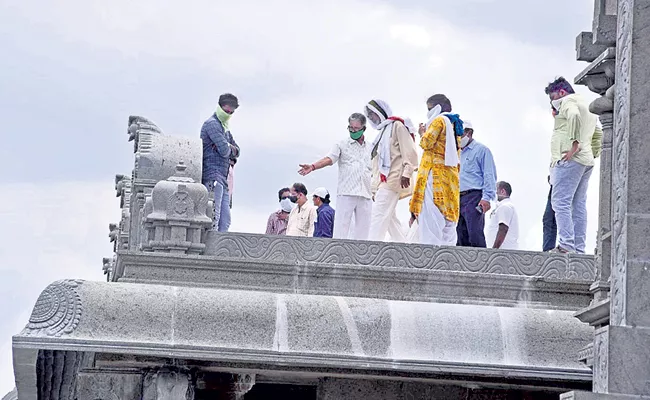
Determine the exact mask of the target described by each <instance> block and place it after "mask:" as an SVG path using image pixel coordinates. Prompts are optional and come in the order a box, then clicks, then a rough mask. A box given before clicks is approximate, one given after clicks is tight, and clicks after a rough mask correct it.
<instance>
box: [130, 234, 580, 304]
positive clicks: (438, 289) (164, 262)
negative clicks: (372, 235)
mask: <svg viewBox="0 0 650 400" xmlns="http://www.w3.org/2000/svg"><path fill="white" fill-rule="evenodd" d="M350 245H352V246H354V245H355V243H350ZM502 253H506V252H502ZM302 254H304V253H302ZM507 256H508V255H507V254H506V255H504V256H502V257H503V258H507ZM542 256H545V255H542ZM531 257H533V258H534V256H532V255H531ZM523 258H525V257H523ZM552 258H555V257H552ZM560 258H562V256H560ZM118 259H119V263H118V265H119V270H120V271H121V277H120V278H119V281H120V282H132V283H154V284H165V285H181V286H202V287H215V288H224V289H238V290H260V291H269V292H275V293H295V294H300V293H302V294H321V295H336V296H353V297H366V298H379V299H388V300H405V301H406V300H411V301H427V302H461V303H465V304H490V305H500V306H509V307H533V308H547V309H565V310H577V309H579V308H584V307H586V306H587V305H588V304H589V302H590V299H591V295H590V293H589V286H590V284H591V282H592V280H593V279H591V278H590V277H591V275H588V276H587V277H586V278H584V277H582V278H579V276H577V275H576V276H572V278H567V277H566V274H565V273H564V272H565V271H561V272H560V271H559V270H560V269H561V268H560V267H559V266H558V265H556V266H555V268H553V269H551V268H548V269H546V270H543V271H545V273H544V275H546V276H543V275H542V276H535V275H532V276H528V275H521V274H520V275H515V274H514V273H513V274H507V273H503V272H504V271H499V270H497V269H496V268H495V270H493V271H489V270H488V271H485V272H468V271H467V268H465V269H463V270H461V271H459V270H457V269H456V270H450V269H445V268H444V265H443V264H442V263H439V264H436V265H435V266H436V267H438V268H439V269H428V268H414V267H392V266H381V265H359V264H352V263H349V264H345V263H334V262H331V263H327V262H298V261H297V260H294V262H293V263H290V262H287V261H286V260H269V261H267V260H265V259H263V258H261V259H254V258H253V259H247V258H245V257H242V258H238V259H237V260H236V261H234V260H233V259H232V258H227V257H220V256H179V255H169V254H154V253H142V252H124V253H120V255H119V257H118ZM384 260H386V259H384ZM366 261H368V260H367V259H366ZM556 261H558V260H556ZM563 261H564V262H566V259H564V260H563ZM502 262H503V261H502ZM558 264H559V265H561V264H560V263H558ZM563 266H566V265H563ZM583 266H584V265H583ZM505 270H506V272H507V268H506V269H505ZM574 272H575V271H574Z"/></svg>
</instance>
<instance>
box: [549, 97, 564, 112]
mask: <svg viewBox="0 0 650 400" xmlns="http://www.w3.org/2000/svg"><path fill="white" fill-rule="evenodd" d="M562 100H563V99H557V100H553V101H551V105H552V106H553V108H555V110H556V111H560V107H561V106H562Z"/></svg>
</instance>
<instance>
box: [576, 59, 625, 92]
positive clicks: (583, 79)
mask: <svg viewBox="0 0 650 400" xmlns="http://www.w3.org/2000/svg"><path fill="white" fill-rule="evenodd" d="M615 68H616V48H615V47H608V48H607V50H605V51H604V52H603V53H602V54H601V55H599V56H598V57H597V58H596V59H595V60H594V61H592V62H591V63H590V64H589V65H588V66H587V67H586V68H585V69H584V70H582V72H580V73H579V74H578V75H577V76H576V77H575V79H574V83H575V84H576V85H585V86H587V87H588V88H589V90H591V91H592V92H595V93H598V94H601V95H602V94H605V92H606V91H607V89H609V88H610V87H611V86H612V85H613V84H614V75H615Z"/></svg>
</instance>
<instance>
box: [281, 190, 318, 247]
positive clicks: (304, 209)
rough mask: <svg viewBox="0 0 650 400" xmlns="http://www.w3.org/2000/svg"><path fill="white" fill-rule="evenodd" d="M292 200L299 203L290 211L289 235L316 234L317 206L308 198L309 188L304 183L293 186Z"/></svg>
mask: <svg viewBox="0 0 650 400" xmlns="http://www.w3.org/2000/svg"><path fill="white" fill-rule="evenodd" d="M291 201H292V202H295V203H296V204H297V206H296V207H294V208H293V210H291V212H290V213H289V223H288V224H287V233H286V235H287V236H307V237H311V236H314V222H315V221H316V207H314V206H313V205H312V204H310V202H309V199H307V188H306V187H305V185H303V184H302V183H294V184H293V186H291Z"/></svg>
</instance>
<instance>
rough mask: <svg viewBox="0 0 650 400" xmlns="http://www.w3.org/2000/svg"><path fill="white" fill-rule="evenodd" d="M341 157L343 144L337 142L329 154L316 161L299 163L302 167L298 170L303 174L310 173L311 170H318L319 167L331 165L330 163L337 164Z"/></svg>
mask: <svg viewBox="0 0 650 400" xmlns="http://www.w3.org/2000/svg"><path fill="white" fill-rule="evenodd" d="M340 157H341V145H340V144H339V143H337V144H335V145H334V147H332V150H331V151H330V153H329V154H328V155H326V156H325V157H323V158H321V159H320V160H318V161H316V162H315V163H313V164H300V165H299V167H300V169H299V170H298V173H299V174H300V175H302V176H305V175H308V174H310V173H311V172H314V171H316V170H317V169H321V168H325V167H329V166H330V165H334V164H336V163H337V162H338V161H339V158H340Z"/></svg>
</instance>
